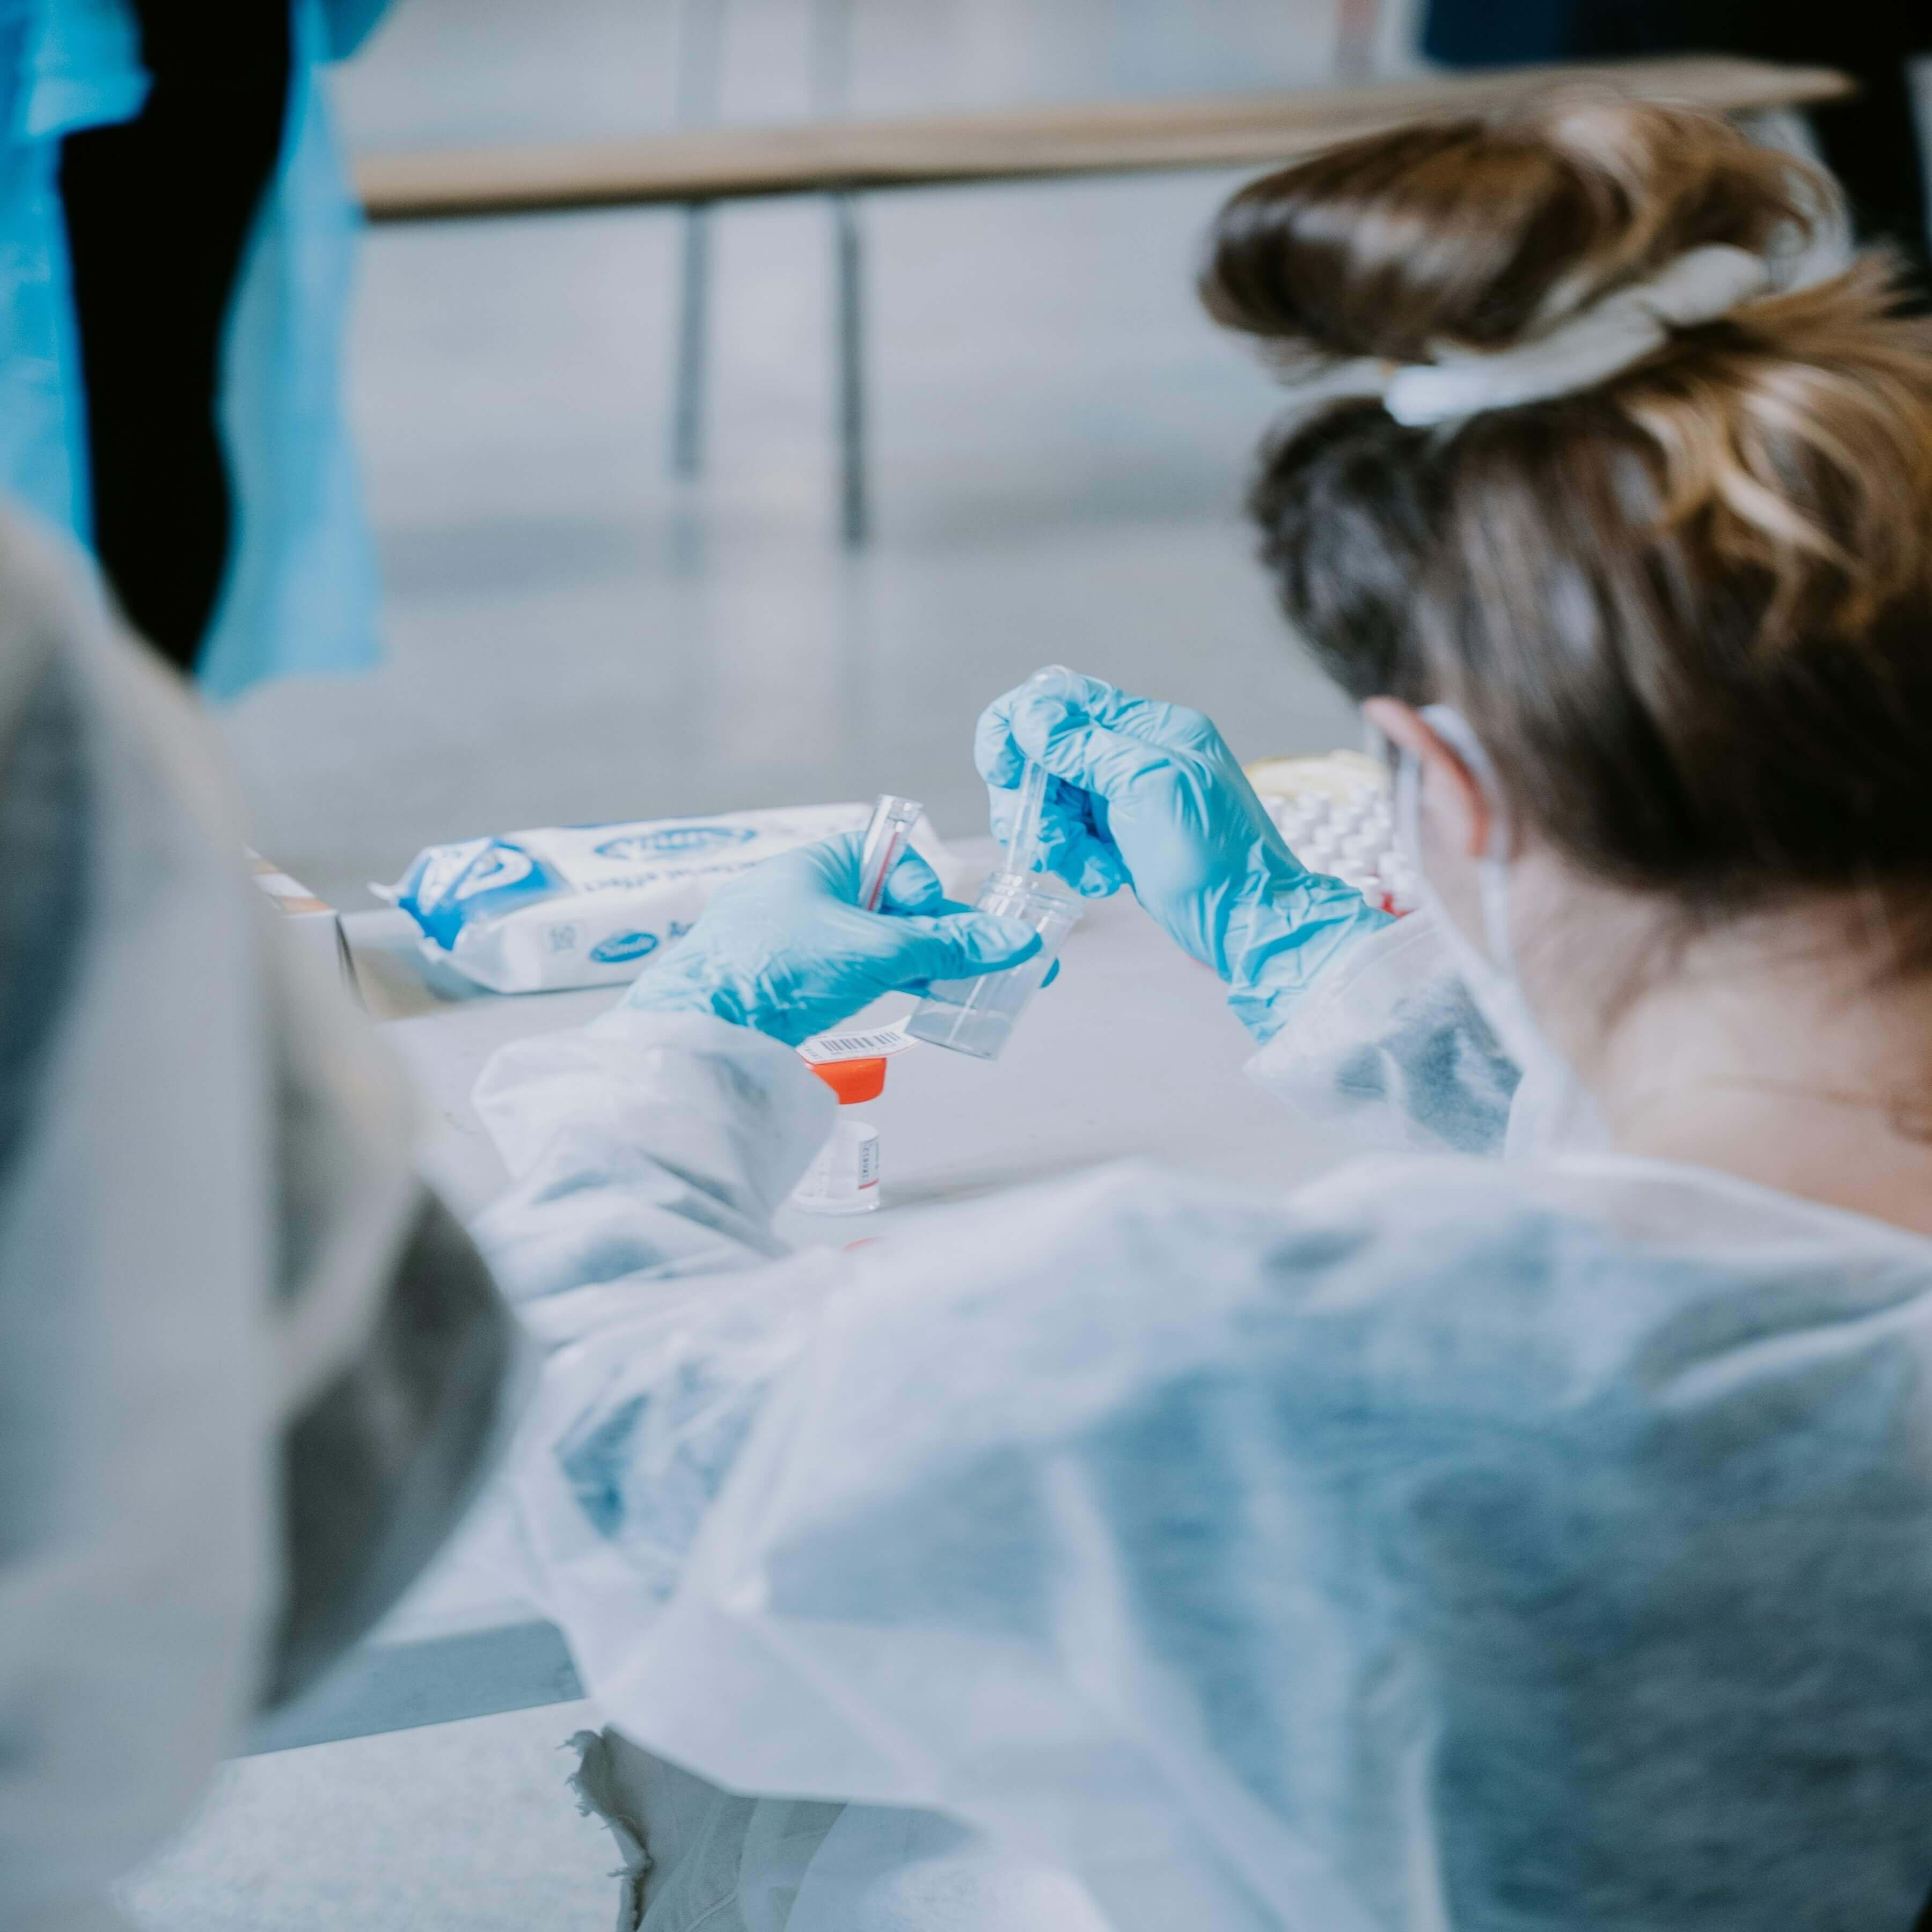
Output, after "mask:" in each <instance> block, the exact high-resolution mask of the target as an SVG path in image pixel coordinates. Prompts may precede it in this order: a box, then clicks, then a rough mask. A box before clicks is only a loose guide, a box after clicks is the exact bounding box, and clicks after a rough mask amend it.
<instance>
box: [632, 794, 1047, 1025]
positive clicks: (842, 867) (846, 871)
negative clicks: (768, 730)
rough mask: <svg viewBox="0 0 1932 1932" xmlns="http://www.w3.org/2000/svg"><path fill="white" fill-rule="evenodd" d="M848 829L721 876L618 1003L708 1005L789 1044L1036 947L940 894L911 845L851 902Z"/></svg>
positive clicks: (853, 848)
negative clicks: (877, 892)
mask: <svg viewBox="0 0 1932 1932" xmlns="http://www.w3.org/2000/svg"><path fill="white" fill-rule="evenodd" d="M863 842H864V841H863V838H862V835H861V834H859V833H858V832H841V833H839V834H838V835H837V836H836V837H834V838H823V839H820V841H818V843H817V844H815V845H801V846H799V847H798V848H797V849H796V850H794V851H790V852H782V853H779V854H778V856H777V857H776V858H774V859H766V861H765V862H764V863H763V865H754V866H753V867H752V868H751V870H750V871H748V872H745V873H744V874H742V875H741V876H740V877H737V878H735V879H733V880H731V881H730V883H729V884H727V885H724V886H720V887H719V889H718V891H717V892H716V893H715V895H713V897H712V901H711V903H710V904H709V905H708V906H706V907H705V909H704V910H703V913H701V914H700V916H699V917H698V919H697V923H696V924H695V925H694V926H692V928H691V931H690V932H688V934H686V935H685V937H684V938H682V939H681V940H680V941H679V942H678V943H677V944H676V945H675V946H674V947H671V949H670V950H669V951H668V952H667V953H665V954H664V956H662V957H661V959H657V960H655V961H653V962H652V964H651V965H649V966H647V967H646V968H645V969H644V971H643V972H642V973H640V974H639V975H638V976H637V979H636V980H634V982H633V983H632V984H631V990H630V991H629V992H628V993H627V994H625V996H624V1000H623V1004H624V1005H625V1006H626V1007H632V1008H634V1009H636V1010H639V1011H640V1012H643V1013H710V1014H712V1015H714V1016H716V1017H717V1018H718V1019H722V1020H728V1021H730V1022H731V1023H732V1025H734V1026H743V1027H750V1028H754V1030H755V1031H757V1032H759V1033H765V1034H770V1035H771V1036H772V1038H773V1039H774V1040H783V1041H784V1043H785V1044H786V1045H787V1046H798V1045H799V1043H801V1042H802V1041H804V1040H809V1039H810V1038H811V1036H812V1035H813V1034H815V1033H823V1031H825V1030H826V1028H828V1027H835V1026H837V1025H839V1024H840V1023H841V1022H843V1021H845V1020H847V1019H850V1018H851V1016H853V1014H854V1013H856V1012H858V1010H859V1009H860V1007H864V1006H866V1005H868V1004H870V1003H871V1001H874V1000H875V999H877V998H878V997H879V995H880V994H882V993H892V992H904V993H923V992H925V991H926V986H927V985H928V983H929V982H930V981H932V980H961V979H968V978H971V977H975V976H977V974H982V973H996V972H998V971H1000V970H1001V968H1003V967H1007V966H1016V965H1019V963H1020V962H1021V961H1022V960H1023V959H1031V958H1032V957H1033V956H1034V954H1035V953H1037V952H1038V951H1039V950H1040V935H1039V934H1038V933H1037V932H1035V931H1034V929H1033V928H1032V927H1031V926H1028V925H1027V924H1026V923H1025V921H1024V920H1021V919H1001V918H998V917H997V916H995V915H994V914H992V913H983V912H976V911H975V910H974V909H973V908H972V907H971V906H966V905H960V904H956V903H955V902H954V901H953V900H951V899H949V898H947V897H946V895H945V894H944V891H943V890H942V889H941V886H940V883H939V880H938V877H937V875H936V874H935V873H934V871H933V869H932V867H931V866H930V865H928V864H927V863H926V861H925V860H924V859H922V858H921V857H920V856H919V854H918V853H916V852H913V851H908V852H907V853H905V854H904V856H902V857H901V859H900V860H899V862H898V864H897V865H895V866H894V867H893V868H892V872H891V874H890V876H889V877H888V878H887V879H886V889H885V897H884V899H883V903H882V904H880V907H879V909H878V910H877V911H876V912H865V911H862V910H860V908H859V905H858V903H857V900H858V895H859V848H860V847H861V845H862V844H863Z"/></svg>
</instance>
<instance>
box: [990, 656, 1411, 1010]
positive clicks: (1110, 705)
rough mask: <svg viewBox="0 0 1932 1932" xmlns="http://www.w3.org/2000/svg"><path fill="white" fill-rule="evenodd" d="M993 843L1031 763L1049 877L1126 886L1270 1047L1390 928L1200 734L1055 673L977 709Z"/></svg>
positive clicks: (1203, 730)
mask: <svg viewBox="0 0 1932 1932" xmlns="http://www.w3.org/2000/svg"><path fill="white" fill-rule="evenodd" d="M974 755H975V757H976V758H977V762H978V764H979V766H980V775H981V777H983V778H985V779H986V782H987V784H988V786H989V788H990V790H991V791H992V799H993V820H994V829H995V832H999V831H1000V830H1001V820H1002V817H1003V816H1004V817H1006V818H1008V819H1010V817H1011V816H1012V809H1013V807H1012V801H1013V798H1014V796H1015V793H1014V791H1013V787H1016V786H1017V785H1018V784H1019V781H1020V777H1021V774H1022V772H1023V771H1024V769H1025V766H1026V764H1027V763H1028V760H1032V761H1033V762H1034V763H1038V764H1041V765H1043V766H1045V767H1046V769H1047V771H1048V772H1049V774H1050V775H1051V780H1050V782H1049V786H1048V788H1047V796H1046V806H1045V809H1044V811H1043V817H1042V821H1041V826H1040V838H1041V851H1042V854H1043V859H1044V862H1045V863H1046V867H1047V868H1048V869H1049V871H1053V872H1055V873H1057V874H1058V875H1059V876H1060V877H1061V878H1063V879H1064V880H1067V883H1069V884H1070V885H1072V886H1074V887H1075V888H1076V889H1078V890H1079V891H1081V892H1085V893H1087V894H1088V895H1091V896H1100V895H1104V894H1106V893H1109V892H1113V891H1115V890H1116V889H1118V887H1119V886H1121V885H1122V884H1124V883H1125V884H1130V885H1131V886H1133V889H1134V894H1135V896H1136V898H1139V901H1140V902H1141V903H1142V905H1144V906H1145V907H1146V908H1147V909H1148V911H1149V912H1150V913H1152V914H1153V915H1154V917H1155V918H1156V919H1158V920H1159V921H1160V923H1161V925H1162V926H1163V927H1165V928H1166V930H1167V932H1168V933H1169V935H1170V936H1171V937H1172V938H1173V939H1174V940H1175V942H1176V944H1178V945H1179V946H1181V947H1182V948H1183V949H1184V950H1185V951H1187V953H1190V954H1191V955H1192V956H1193V957H1194V958H1195V959H1198V960H1199V961H1200V962H1202V965H1205V966H1211V967H1212V968H1214V971H1215V972H1217V974H1220V977H1221V978H1222V979H1223V980H1225V981H1226V983H1227V985H1228V989H1229V991H1228V1003H1229V1005H1230V1006H1231V1007H1232V1008H1233V1009H1234V1010H1235V1014H1236V1016H1237V1017H1238V1018H1239V1019H1240V1020H1241V1022H1242V1024H1243V1025H1244V1026H1246V1027H1247V1028H1248V1030H1249V1031H1250V1033H1252V1034H1254V1035H1255V1036H1256V1037H1257V1038H1258V1039H1260V1040H1267V1039H1268V1038H1269V1037H1271V1035H1272V1034H1274V1033H1275V1032H1276V1031H1277V1030H1278V1029H1279V1028H1280V1027H1281V1025H1283V1022H1285V1021H1286V1018H1287V1016H1288V1014H1289V1010H1291V1008H1292V1007H1293V1005H1294V1004H1295V1001H1297V1000H1298V999H1299V998H1301V995H1303V993H1304V992H1306V991H1307V989H1308V987H1309V986H1310V985H1311V984H1312V983H1313V980H1314V979H1315V978H1316V976H1317V975H1318V974H1319V973H1320V972H1321V971H1322V969H1323V968H1325V966H1326V965H1328V962H1329V961H1330V960H1331V959H1334V957H1336V956H1337V954H1338V953H1340V950H1342V948H1343V947H1345V946H1346V945H1347V944H1349V943H1350V942H1351V941H1352V940H1353V939H1354V938H1356V937H1358V936H1359V935H1361V934H1363V933H1365V932H1373V931H1375V930H1376V929H1378V928H1379V927H1381V926H1385V925H1387V924H1388V914H1387V913H1385V912H1383V911H1382V910H1380V909H1379V908H1378V907H1372V906H1370V905H1369V904H1367V902H1366V901H1364V899H1363V898H1362V895H1361V893H1359V892H1357V891H1356V890H1355V888H1354V887H1353V886H1348V885H1345V884H1344V883H1343V882H1342V881H1341V880H1339V879H1331V878H1330V877H1327V876H1326V875H1325V874H1322V873H1319V872H1311V871H1309V870H1308V868H1307V867H1306V866H1305V865H1303V864H1302V863H1301V861H1300V860H1299V859H1297V858H1296V857H1295V854H1294V853H1292V852H1291V851H1290V850H1289V848H1288V846H1287V844H1286V842H1285V841H1283V838H1282V835H1281V834H1280V832H1277V830H1276V829H1275V828H1274V823H1273V822H1272V821H1271V820H1270V819H1269V817H1268V814H1267V812H1266V811H1265V810H1264V809H1263V808H1262V803H1261V801H1260V800H1259V799H1258V798H1256V796H1255V793H1254V788H1253V786H1251V785H1250V784H1249V783H1248V781H1247V778H1245V777H1244V775H1242V772H1241V765H1240V763H1239V762H1238V760H1236V758H1235V754H1234V753H1233V752H1232V751H1230V750H1229V748H1228V745H1227V743H1226V740H1224V739H1223V737H1222V736H1221V734H1220V732H1219V731H1218V730H1216V729H1215V727H1214V724H1213V722H1212V721H1211V720H1210V719H1208V718H1204V717H1203V716H1202V715H1201V713H1200V712H1198V711H1190V710H1188V709H1186V708H1184V706H1181V705H1178V704H1163V703H1158V702H1157V701H1155V700H1153V699H1150V698H1145V697H1135V696H1133V694H1131V693H1130V692H1127V691H1120V690H1117V689H1116V688H1115V687H1114V686H1113V685H1110V684H1106V683H1103V682H1101V680H1100V679H1098V678H1093V677H1083V676H1081V675H1080V673H1079V672H1077V671H1071V670H1067V669H1066V668H1065V667H1064V666H1061V665H1058V664H1052V665H1049V666H1048V667H1047V668H1046V670H1042V671H1038V672H1036V673H1034V676H1032V677H1031V678H1030V679H1028V681H1027V682H1025V684H1023V685H1021V686H1020V687H1019V688H1018V689H1017V690H1015V691H1008V692H1007V694H1006V695H1005V696H1004V697H1000V698H997V699H995V700H994V702H993V703H992V704H991V705H989V706H988V707H987V709H986V712H985V714H984V715H983V716H982V718H980V728H979V732H978V735H977V739H976V740H975V742H974Z"/></svg>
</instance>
